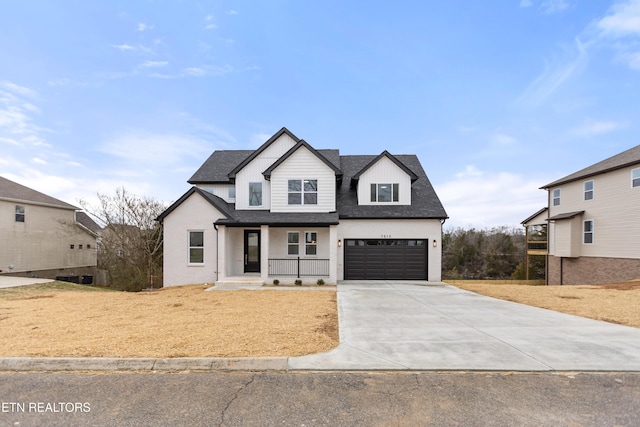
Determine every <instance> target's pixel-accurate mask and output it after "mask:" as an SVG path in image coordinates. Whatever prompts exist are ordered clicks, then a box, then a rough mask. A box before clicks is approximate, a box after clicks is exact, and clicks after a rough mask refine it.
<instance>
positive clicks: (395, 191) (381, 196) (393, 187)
mask: <svg viewBox="0 0 640 427" xmlns="http://www.w3.org/2000/svg"><path fill="white" fill-rule="evenodd" d="M399 188H400V185H399V184H371V201H372V202H397V201H398V199H399Z"/></svg>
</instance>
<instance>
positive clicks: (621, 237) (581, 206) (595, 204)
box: [549, 166, 640, 258]
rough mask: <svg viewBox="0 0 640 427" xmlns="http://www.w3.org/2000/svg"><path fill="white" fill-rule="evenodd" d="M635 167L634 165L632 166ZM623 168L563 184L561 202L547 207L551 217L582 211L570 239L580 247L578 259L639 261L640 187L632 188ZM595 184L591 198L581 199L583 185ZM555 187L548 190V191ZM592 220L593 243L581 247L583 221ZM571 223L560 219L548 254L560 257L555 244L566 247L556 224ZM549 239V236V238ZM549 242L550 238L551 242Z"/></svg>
mask: <svg viewBox="0 0 640 427" xmlns="http://www.w3.org/2000/svg"><path fill="white" fill-rule="evenodd" d="M635 167H637V166H635ZM632 169H634V167H627V168H622V169H618V170H614V171H610V172H607V173H604V174H600V175H596V176H593V177H589V178H585V179H581V180H577V181H573V182H569V183H565V184H563V185H562V186H561V188H562V191H561V197H562V198H561V203H560V205H559V206H553V205H551V206H550V208H549V209H550V217H553V216H554V215H557V214H560V213H563V212H572V211H582V210H584V211H585V212H584V214H582V215H581V216H579V217H577V218H575V219H574V220H572V221H577V228H578V233H577V235H576V234H574V235H573V237H572V239H573V242H574V244H576V242H575V241H576V240H577V244H578V245H579V246H580V249H579V256H586V257H611V258H640V239H638V236H640V215H639V212H640V188H638V187H636V188H633V187H631V170H632ZM590 180H593V181H594V198H593V199H592V200H584V182H586V181H590ZM554 188H558V187H553V188H551V189H550V190H551V192H552V191H553V189H554ZM586 220H593V221H594V236H593V239H594V242H593V244H583V243H582V242H583V229H582V227H583V221H586ZM567 221H570V220H561V221H558V222H557V224H556V227H555V228H556V231H555V235H556V236H555V247H554V246H553V245H550V247H549V249H550V251H549V253H550V255H555V256H565V255H561V254H562V253H563V252H561V251H560V248H559V246H558V245H563V246H562V247H565V246H566V245H567V243H566V242H564V241H563V239H565V238H567V236H565V235H562V236H561V235H558V225H559V224H560V223H563V222H567ZM550 237H551V236H550ZM550 243H551V239H550Z"/></svg>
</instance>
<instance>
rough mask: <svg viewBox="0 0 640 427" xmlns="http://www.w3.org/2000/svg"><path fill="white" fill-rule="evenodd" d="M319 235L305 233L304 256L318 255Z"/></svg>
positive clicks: (310, 232) (313, 232) (311, 232)
mask: <svg viewBox="0 0 640 427" xmlns="http://www.w3.org/2000/svg"><path fill="white" fill-rule="evenodd" d="M317 245H318V233H316V232H315V231H307V232H306V233H304V254H305V255H318V246H317Z"/></svg>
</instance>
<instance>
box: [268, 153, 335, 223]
mask: <svg viewBox="0 0 640 427" xmlns="http://www.w3.org/2000/svg"><path fill="white" fill-rule="evenodd" d="M290 179H300V180H304V179H315V180H317V181H318V203H317V204H316V205H305V204H299V205H289V203H288V195H289V189H288V183H289V180H290ZM335 200H336V176H335V172H334V171H333V170H331V168H330V167H329V166H327V165H326V164H325V163H324V162H323V161H322V160H320V159H319V158H318V157H316V156H315V155H314V154H312V153H311V152H310V151H309V150H307V149H306V148H305V147H301V148H299V149H297V150H296V151H295V152H294V153H293V154H292V155H291V156H290V157H288V158H287V159H286V160H285V161H284V162H283V163H282V164H280V165H279V166H278V167H277V168H275V169H274V170H273V172H272V173H271V212H335V210H336V203H335Z"/></svg>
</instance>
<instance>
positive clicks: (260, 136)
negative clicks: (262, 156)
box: [249, 133, 272, 148]
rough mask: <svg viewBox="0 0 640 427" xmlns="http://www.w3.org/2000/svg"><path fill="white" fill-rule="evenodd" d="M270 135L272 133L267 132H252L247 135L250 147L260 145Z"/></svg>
mask: <svg viewBox="0 0 640 427" xmlns="http://www.w3.org/2000/svg"><path fill="white" fill-rule="evenodd" d="M271 136H272V134H268V133H254V134H253V135H251V136H250V137H249V141H251V148H258V147H260V146H261V145H262V144H264V143H265V142H267V140H268V139H269V138H271Z"/></svg>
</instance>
